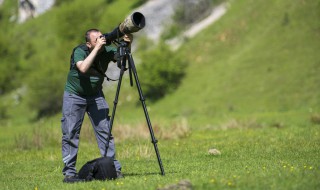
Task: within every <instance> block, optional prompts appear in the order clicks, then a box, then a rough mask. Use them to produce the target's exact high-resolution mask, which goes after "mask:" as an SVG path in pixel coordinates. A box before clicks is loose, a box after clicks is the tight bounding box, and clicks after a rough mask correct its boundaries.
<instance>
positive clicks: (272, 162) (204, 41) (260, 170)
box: [0, 0, 320, 190]
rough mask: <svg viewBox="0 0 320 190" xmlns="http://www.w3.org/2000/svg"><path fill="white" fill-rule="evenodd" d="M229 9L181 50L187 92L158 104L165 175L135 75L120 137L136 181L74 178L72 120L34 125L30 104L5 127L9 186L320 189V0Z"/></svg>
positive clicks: (0, 136) (83, 147)
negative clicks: (69, 174)
mask: <svg viewBox="0 0 320 190" xmlns="http://www.w3.org/2000/svg"><path fill="white" fill-rule="evenodd" d="M120 2H121V3H123V4H125V3H124V2H125V1H120ZM229 2H230V5H229V8H228V12H227V13H226V15H224V16H223V17H222V18H221V20H219V21H218V22H217V23H215V24H214V25H212V26H210V27H209V28H207V29H206V30H205V31H203V32H201V34H200V35H198V36H196V37H195V38H194V39H188V40H187V41H186V43H185V45H184V46H183V47H182V48H181V49H180V50H179V51H178V52H177V54H179V55H183V56H184V57H185V59H186V60H187V61H188V62H189V66H188V68H187V73H186V76H185V78H184V79H183V81H182V84H181V86H180V87H179V88H178V89H177V90H176V91H175V92H173V93H172V94H169V95H167V96H166V97H164V98H163V99H161V100H160V101H158V102H154V103H150V102H148V101H147V102H146V103H147V106H148V110H149V113H150V117H151V121H152V124H153V127H154V129H155V135H156V137H157V138H158V139H159V143H158V147H159V151H160V155H161V158H162V161H163V165H164V169H165V172H166V175H165V176H161V175H160V169H159V166H158V163H157V159H156V154H155V152H154V150H153V146H152V143H151V142H150V137H149V134H148V130H147V126H146V125H145V120H144V115H143V112H142V108H140V106H139V105H138V106H137V104H136V102H135V101H133V100H132V99H133V97H135V96H136V99H138V94H137V92H136V89H135V88H130V87H128V83H129V82H128V80H127V79H125V81H124V82H123V83H124V89H123V90H122V93H121V94H120V103H119V105H118V109H117V116H116V121H115V126H114V131H113V132H114V136H115V137H116V146H117V151H118V152H117V158H118V159H119V160H120V161H121V163H122V165H123V173H124V175H125V178H124V179H121V180H115V181H106V182H98V181H96V182H90V183H79V184H64V183H62V179H63V176H62V174H61V170H62V160H61V148H60V143H61V142H60V140H61V131H60V130H61V129H60V114H58V115H56V116H53V117H50V118H44V119H42V120H40V121H30V119H29V115H30V114H32V113H31V112H28V108H27V107H25V106H24V105H23V104H20V105H14V106H12V108H11V109H10V110H9V115H10V116H12V118H14V119H12V120H10V121H8V122H7V123H6V124H5V125H3V126H1V128H0V129H1V133H0V163H1V167H0V187H1V189H101V190H103V189H105V190H107V189H157V188H160V189H161V188H162V189H170V188H171V189H174V187H175V186H178V184H179V183H180V182H181V181H182V182H184V183H188V184H189V188H190V186H192V188H194V189H299V190H300V189H306V190H309V189H319V188H320V182H319V181H320V165H319V159H320V155H319V154H320V134H319V133H320V106H319V105H320V99H319V97H320V88H319V84H320V75H319V74H318V73H319V71H320V66H319V65H320V56H319V54H318V50H319V48H320V43H319V42H320V30H319V29H320V22H319V20H320V12H319V10H320V1H319V0H316V1H308V0H304V1H303V0H295V1H289V0H283V1H277V0H272V1H263V0H258V1H256V0H238V1H229ZM119 14H120V13H119ZM46 17H50V15H46ZM34 22H35V23H36V20H35V21H34ZM68 56H69V55H68ZM134 56H135V55H134ZM138 72H143V71H141V70H139V67H138ZM140 80H142V81H143V78H140ZM142 88H143V86H142ZM109 90H110V91H108V92H109V93H107V100H108V101H109V103H110V104H111V102H112V99H113V97H114V92H115V91H114V89H109ZM128 96H130V97H131V98H128ZM1 98H2V99H1V100H5V101H10V100H11V97H9V96H8V97H1ZM129 100H130V101H129ZM111 106H112V105H111ZM137 110H138V111H137ZM81 139H82V140H81V143H80V150H79V156H78V163H77V167H78V169H79V168H80V167H81V166H82V165H83V164H84V163H85V162H86V161H88V160H91V159H93V158H96V157H99V154H98V152H99V151H98V149H97V145H96V142H95V140H94V137H93V132H92V129H91V126H90V124H89V122H88V120H87V119H86V121H85V124H84V126H83V129H82V133H81ZM213 148H216V149H218V150H219V151H220V152H221V155H211V154H209V152H208V151H209V150H210V149H213Z"/></svg>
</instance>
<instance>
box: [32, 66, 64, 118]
mask: <svg viewBox="0 0 320 190" xmlns="http://www.w3.org/2000/svg"><path fill="white" fill-rule="evenodd" d="M52 67H56V65H54V64H48V66H47V67H45V68H42V69H40V68H39V69H38V70H35V71H34V72H33V73H32V74H31V75H30V76H29V78H28V92H27V97H26V99H27V102H28V105H29V106H30V107H31V108H32V109H34V110H35V111H36V112H37V117H38V118H40V117H43V116H50V115H52V114H55V113H58V112H59V111H61V107H62V96H63V90H64V84H65V80H66V72H64V71H60V70H61V69H59V68H58V67H56V68H52Z"/></svg>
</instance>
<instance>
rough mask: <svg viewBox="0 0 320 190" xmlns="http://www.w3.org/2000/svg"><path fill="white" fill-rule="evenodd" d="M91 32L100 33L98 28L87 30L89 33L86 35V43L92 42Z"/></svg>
mask: <svg viewBox="0 0 320 190" xmlns="http://www.w3.org/2000/svg"><path fill="white" fill-rule="evenodd" d="M91 32H100V30H98V29H96V28H92V29H89V30H87V32H86V34H85V39H86V42H90V34H91Z"/></svg>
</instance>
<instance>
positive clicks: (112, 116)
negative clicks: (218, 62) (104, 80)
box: [104, 58, 126, 156]
mask: <svg viewBox="0 0 320 190" xmlns="http://www.w3.org/2000/svg"><path fill="white" fill-rule="evenodd" d="M125 67H126V59H125V58H123V59H122V65H121V71H120V76H119V82H118V86H117V92H116V96H115V98H114V101H113V109H112V115H111V119H110V123H109V133H108V139H107V144H106V146H107V147H106V151H105V155H104V156H107V151H108V148H109V147H108V146H109V140H110V135H111V131H112V126H113V120H114V117H115V115H116V110H117V105H118V98H119V94H120V87H121V83H122V77H123V74H124V71H125Z"/></svg>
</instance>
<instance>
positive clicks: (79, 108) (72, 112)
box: [61, 29, 133, 183]
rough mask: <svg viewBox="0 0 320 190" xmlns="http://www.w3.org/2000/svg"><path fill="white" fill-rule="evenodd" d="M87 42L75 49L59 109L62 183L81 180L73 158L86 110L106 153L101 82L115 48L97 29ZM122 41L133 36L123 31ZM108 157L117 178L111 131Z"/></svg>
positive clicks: (106, 118)
mask: <svg viewBox="0 0 320 190" xmlns="http://www.w3.org/2000/svg"><path fill="white" fill-rule="evenodd" d="M85 39H86V43H85V44H82V45H79V46H77V47H76V48H74V50H73V52H72V55H71V60H70V71H69V73H68V77H67V82H66V85H65V91H64V95H63V108H62V119H61V128H62V160H63V162H64V168H63V171H62V173H63V175H64V176H65V177H64V180H63V182H66V183H73V182H78V181H82V180H80V179H79V178H78V177H77V172H76V167H75V166H76V161H77V153H78V148H79V136H80V130H81V126H82V123H83V119H84V115H85V112H87V114H88V116H89V118H90V121H91V123H92V126H93V129H94V132H95V136H96V140H97V143H98V147H99V149H100V153H101V155H104V154H105V150H106V143H107V138H108V131H109V116H108V114H109V106H108V104H107V102H106V100H105V97H104V94H103V91H102V83H103V81H104V77H105V76H106V75H105V74H104V73H105V72H106V70H107V68H108V63H109V62H110V61H113V62H115V61H116V60H115V58H114V57H115V54H116V48H114V47H112V46H108V45H106V44H107V42H106V38H105V36H104V35H102V33H101V32H100V31H99V30H97V29H90V30H88V31H87V32H86V34H85ZM123 39H124V41H126V42H128V43H131V42H132V39H133V37H132V35H131V34H128V35H127V34H126V35H124V37H123ZM107 156H108V157H112V158H114V164H115V168H116V171H117V177H118V178H121V177H123V176H122V174H121V165H120V163H119V161H118V160H116V159H115V145H114V139H113V136H112V135H111V134H110V141H109V145H108V151H107Z"/></svg>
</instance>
